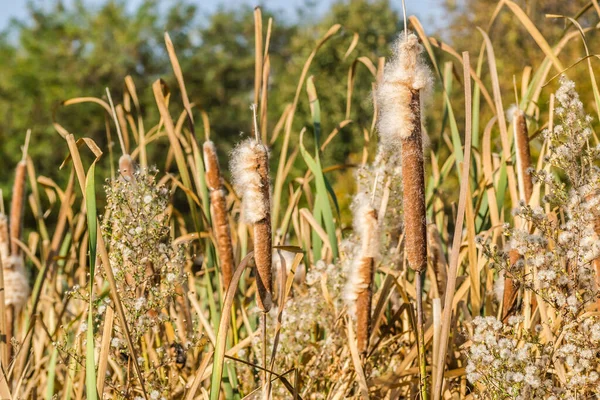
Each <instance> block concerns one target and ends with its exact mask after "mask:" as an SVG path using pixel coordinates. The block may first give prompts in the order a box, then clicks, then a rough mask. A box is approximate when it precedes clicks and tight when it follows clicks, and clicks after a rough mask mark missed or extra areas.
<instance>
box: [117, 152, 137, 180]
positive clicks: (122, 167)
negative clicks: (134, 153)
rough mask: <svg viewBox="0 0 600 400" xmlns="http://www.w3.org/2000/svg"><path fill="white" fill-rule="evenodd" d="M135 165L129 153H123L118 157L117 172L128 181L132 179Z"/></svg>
mask: <svg viewBox="0 0 600 400" xmlns="http://www.w3.org/2000/svg"><path fill="white" fill-rule="evenodd" d="M134 172H135V165H134V163H133V159H132V158H131V156H130V155H129V154H123V155H122V156H121V158H119V173H120V174H121V176H122V177H123V179H125V180H126V181H128V182H133V181H134V176H133V174H134Z"/></svg>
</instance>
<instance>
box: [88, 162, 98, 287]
mask: <svg viewBox="0 0 600 400" xmlns="http://www.w3.org/2000/svg"><path fill="white" fill-rule="evenodd" d="M95 170H96V163H95V162H94V163H93V164H92V165H91V167H90V169H89V170H88V174H87V176H86V178H85V208H86V210H87V223H88V232H89V234H90V244H89V246H90V295H91V288H92V285H93V282H94V270H95V267H96V240H97V238H98V237H97V235H98V226H97V221H98V220H97V218H96V217H97V210H96V183H95V179H94V173H95Z"/></svg>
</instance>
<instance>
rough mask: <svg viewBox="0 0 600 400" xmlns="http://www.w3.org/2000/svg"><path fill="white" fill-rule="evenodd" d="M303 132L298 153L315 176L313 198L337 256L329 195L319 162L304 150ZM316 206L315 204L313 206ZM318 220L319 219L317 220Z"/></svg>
mask: <svg viewBox="0 0 600 400" xmlns="http://www.w3.org/2000/svg"><path fill="white" fill-rule="evenodd" d="M303 132H304V131H302V132H301V133H300V140H299V144H300V154H302V157H303V158H304V161H305V162H306V165H307V166H308V168H309V169H310V171H311V172H312V173H313V175H314V176H315V186H316V189H317V197H316V198H315V203H317V202H319V207H320V208H321V212H322V217H323V218H322V220H323V223H324V224H325V230H326V231H327V236H329V241H330V244H331V251H332V253H333V259H334V260H335V259H336V258H338V254H339V252H338V243H337V236H336V232H335V222H334V220H333V212H332V210H331V205H330V204H329V196H328V195H327V193H328V191H327V187H326V185H325V177H324V175H323V170H322V169H321V165H320V163H319V162H317V161H315V159H314V158H312V156H311V155H310V154H309V153H308V151H306V148H305V147H304V144H303V142H302V139H303ZM315 207H316V206H315ZM318 222H320V221H318Z"/></svg>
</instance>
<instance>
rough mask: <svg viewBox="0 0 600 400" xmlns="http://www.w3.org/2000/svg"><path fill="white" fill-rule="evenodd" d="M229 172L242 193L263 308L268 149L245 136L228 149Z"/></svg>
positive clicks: (267, 279) (267, 299)
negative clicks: (251, 231)
mask: <svg viewBox="0 0 600 400" xmlns="http://www.w3.org/2000/svg"><path fill="white" fill-rule="evenodd" d="M231 172H232V174H233V182H234V186H235V188H236V190H237V191H238V193H241V195H242V203H243V208H244V210H243V213H242V214H243V215H244V218H245V220H246V223H249V224H253V225H254V261H255V263H256V271H257V277H256V285H257V289H258V306H259V308H260V309H261V310H262V311H264V312H267V311H269V310H270V309H271V305H272V292H273V291H272V234H271V193H270V184H269V152H268V150H267V148H266V147H265V146H264V145H263V144H262V143H260V142H259V141H257V140H255V139H246V140H245V141H243V142H242V143H240V144H239V145H238V146H237V147H236V148H235V150H234V151H233V153H232V158H231Z"/></svg>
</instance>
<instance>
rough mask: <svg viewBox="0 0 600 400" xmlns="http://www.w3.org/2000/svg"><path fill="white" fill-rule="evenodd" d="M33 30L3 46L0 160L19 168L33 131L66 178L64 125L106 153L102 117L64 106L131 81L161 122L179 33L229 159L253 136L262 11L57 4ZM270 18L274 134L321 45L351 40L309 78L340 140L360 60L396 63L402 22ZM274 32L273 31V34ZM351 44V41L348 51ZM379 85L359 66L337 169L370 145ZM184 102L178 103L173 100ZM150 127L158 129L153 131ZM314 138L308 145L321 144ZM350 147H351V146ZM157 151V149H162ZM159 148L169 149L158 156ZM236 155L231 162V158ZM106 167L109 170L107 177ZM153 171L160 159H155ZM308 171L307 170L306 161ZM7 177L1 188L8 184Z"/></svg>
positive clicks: (42, 157) (191, 88) (19, 24)
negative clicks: (158, 91)
mask: <svg viewBox="0 0 600 400" xmlns="http://www.w3.org/2000/svg"><path fill="white" fill-rule="evenodd" d="M29 12H30V21H14V22H13V23H12V24H11V25H10V26H9V27H8V29H7V30H6V31H5V32H4V34H3V35H2V36H1V37H0V48H2V50H3V54H7V55H8V56H7V57H5V60H4V62H3V63H2V65H0V109H1V110H2V111H0V135H1V136H0V140H2V143H3V146H2V149H0V152H1V154H0V156H1V157H2V158H3V159H4V160H6V162H7V163H11V162H12V163H16V161H17V159H18V157H19V155H18V154H19V152H18V149H19V146H21V145H22V142H23V140H24V132H25V131H26V129H27V128H29V127H31V128H32V129H33V140H32V143H31V147H30V154H31V156H32V158H33V159H34V160H36V168H37V169H38V173H39V174H42V175H48V176H51V177H55V178H58V179H59V181H60V179H61V178H60V177H62V178H63V179H64V175H60V176H59V174H58V173H57V171H56V166H57V165H59V164H60V163H61V161H62V159H63V157H64V154H62V153H61V152H60V151H56V149H55V148H54V147H53V146H52V145H51V144H52V143H54V141H55V140H57V139H58V136H57V133H56V131H55V129H54V128H53V126H52V121H53V118H55V119H56V120H57V121H58V122H60V123H61V124H62V125H63V126H65V128H67V129H68V130H69V131H72V132H74V133H75V134H76V135H78V136H84V135H85V136H89V137H92V138H94V140H96V142H97V143H98V144H99V145H101V146H102V147H103V149H104V150H106V145H107V140H106V131H105V120H104V119H103V118H102V117H101V116H102V115H103V111H102V109H101V108H100V107H99V106H98V105H95V104H78V105H75V106H69V107H63V106H61V105H60V104H61V102H62V101H64V100H67V99H70V98H74V97H83V96H93V97H102V96H103V95H104V93H105V88H106V87H108V88H110V90H111V92H112V96H113V98H114V99H116V100H118V99H120V97H121V95H122V93H123V90H124V83H123V79H124V77H125V76H126V75H131V76H132V78H133V80H134V82H135V84H136V87H137V90H138V96H139V97H140V101H141V103H142V112H143V114H144V118H145V119H146V120H149V121H151V123H152V124H155V123H157V122H158V116H157V112H156V110H155V102H154V99H153V97H152V91H151V88H150V87H151V83H152V82H153V81H154V80H155V79H157V78H159V77H162V78H163V79H165V80H166V82H167V84H168V85H169V87H170V89H171V91H172V92H174V95H173V99H178V93H177V85H176V83H175V80H174V78H173V73H172V70H171V66H170V63H169V60H168V56H167V54H166V51H165V46H164V41H163V33H164V31H168V32H169V34H170V36H171V39H172V40H173V42H174V45H175V49H176V51H177V54H178V57H179V59H180V62H181V66H182V69H183V75H184V77H185V80H186V86H187V88H188V93H189V95H190V99H191V101H193V102H195V103H196V104H197V105H198V106H199V107H200V108H201V109H203V110H205V111H206V112H207V113H208V115H209V118H210V120H211V129H212V131H214V132H217V133H218V135H219V137H220V138H221V140H220V142H221V143H220V144H218V145H219V146H222V147H223V150H228V149H229V148H230V147H231V146H232V145H233V143H235V142H236V141H237V139H236V137H237V136H238V135H239V133H240V132H241V131H248V130H249V127H250V126H251V113H250V111H249V106H250V104H251V102H252V97H253V89H254V20H253V10H252V8H251V7H247V6H246V7H241V8H235V9H233V8H232V9H220V10H218V11H217V12H215V13H214V14H212V15H210V16H209V17H208V20H207V21H206V22H205V23H204V22H203V21H200V18H199V10H198V9H197V8H196V7H195V6H194V5H192V4H191V2H188V1H185V0H180V1H178V2H177V3H175V4H171V3H167V2H161V1H158V0H144V1H143V2H142V3H141V4H140V5H139V7H137V8H136V9H135V10H133V11H128V8H127V7H126V3H125V1H118V0H111V1H107V2H106V3H103V4H102V5H100V6H99V7H89V5H88V4H87V3H86V1H84V0H77V1H75V2H74V3H73V4H72V5H70V6H68V7H67V6H64V5H63V4H62V2H60V1H57V2H56V3H55V4H54V5H53V6H52V7H49V8H48V7H46V8H40V7H36V6H34V5H33V4H32V3H31V4H29ZM263 15H264V16H265V18H264V20H265V22H266V21H267V19H268V17H270V16H273V17H274V24H273V34H272V38H271V44H270V54H271V76H270V80H269V126H270V127H272V126H273V125H274V124H275V123H276V122H277V120H278V119H279V117H280V115H281V113H282V112H283V110H284V108H285V105H286V104H288V103H291V102H292V100H293V96H294V93H295V90H296V86H297V82H298V79H299V77H300V73H301V70H302V67H303V64H304V61H305V60H306V57H307V55H308V53H309V52H310V51H311V50H312V48H313V47H314V44H315V42H316V40H317V39H318V38H319V37H320V36H321V35H322V34H323V33H324V32H325V31H326V30H327V29H328V28H329V27H330V26H331V25H332V24H334V23H340V24H342V26H343V27H344V28H343V32H342V33H341V34H339V35H338V36H337V37H336V38H335V39H334V40H332V42H331V43H330V44H327V45H326V46H325V47H324V48H323V49H322V50H321V51H320V52H319V55H318V56H317V58H316V59H315V61H314V63H313V66H312V67H311V69H310V71H309V74H311V75H314V76H315V82H316V86H317V91H318V92H319V95H320V96H321V98H322V99H323V101H322V102H321V104H322V107H323V112H322V114H323V132H324V133H325V134H327V133H329V132H330V131H331V129H333V128H334V127H335V126H336V124H338V123H339V122H341V121H343V120H344V119H346V115H345V114H346V91H347V74H348V69H349V68H350V66H351V65H352V63H353V62H354V60H356V58H358V57H359V56H367V57H369V58H370V59H371V60H372V61H373V63H375V65H376V63H377V58H378V57H380V56H385V55H387V54H386V49H387V46H386V43H389V41H390V40H392V39H393V38H394V36H395V35H396V34H397V29H398V22H399V21H398V16H397V15H396V13H395V12H394V11H392V9H391V7H390V5H389V2H388V1H386V0H377V1H368V0H355V1H351V2H349V3H346V2H339V3H336V4H334V5H333V7H332V8H331V10H330V11H329V12H328V13H327V14H326V15H324V16H322V18H320V19H319V20H317V21H315V22H307V21H305V20H299V21H298V22H297V23H291V22H290V21H288V20H286V19H285V18H282V17H279V16H278V15H275V14H273V13H272V12H270V11H269V10H268V9H266V10H263ZM264 29H265V33H266V23H265V26H264ZM354 33H357V34H358V35H359V37H360V41H359V44H358V46H357V47H356V49H355V50H354V51H353V52H352V54H351V55H350V56H348V57H347V58H346V59H344V50H345V49H346V48H348V46H349V45H350V43H351V41H352V37H353V35H354ZM340 42H344V45H343V46H340V45H339V44H340ZM373 81H374V78H373V77H372V76H370V73H369V72H368V71H367V70H366V68H364V66H358V67H357V74H356V79H355V83H354V90H355V91H354V95H353V104H352V105H353V110H352V115H351V116H350V119H352V120H353V121H354V123H353V124H351V125H349V126H348V127H347V128H345V129H344V130H342V133H341V134H340V136H339V137H338V138H337V139H336V143H333V144H332V147H331V149H329V151H328V152H327V155H326V158H327V163H329V164H331V163H334V162H337V163H342V162H344V161H345V159H346V157H347V155H348V154H349V153H350V152H352V151H353V150H356V149H357V148H358V146H360V145H362V143H363V140H364V139H363V129H362V128H363V127H369V126H370V120H371V116H372V106H371V104H370V92H371V90H372V86H371V85H372V82H373ZM173 103H176V101H174V102H173ZM309 115H310V114H309V110H308V101H307V99H306V95H305V94H304V88H303V94H302V96H301V98H300V107H299V111H298V114H297V118H296V125H295V126H294V132H293V134H294V137H295V138H296V137H297V136H298V132H299V131H300V129H301V128H302V127H303V126H305V125H306V126H311V124H310V123H309V121H310V119H308V118H307V117H308V116H309ZM150 126H151V125H150ZM310 136H311V135H307V145H308V144H309V142H308V141H310ZM349 145H350V146H349ZM153 147H154V148H155V149H156V146H153ZM159 148H160V147H159ZM221 153H222V154H225V152H224V151H223V152H221ZM106 159H107V157H105V160H103V162H104V164H103V165H101V167H103V168H104V169H105V170H106V169H107V164H106V163H107V160H106ZM150 162H152V157H151V156H150ZM299 162H301V161H299ZM7 174H8V170H4V171H2V172H0V181H1V182H8V181H9V179H8V175H7Z"/></svg>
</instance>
